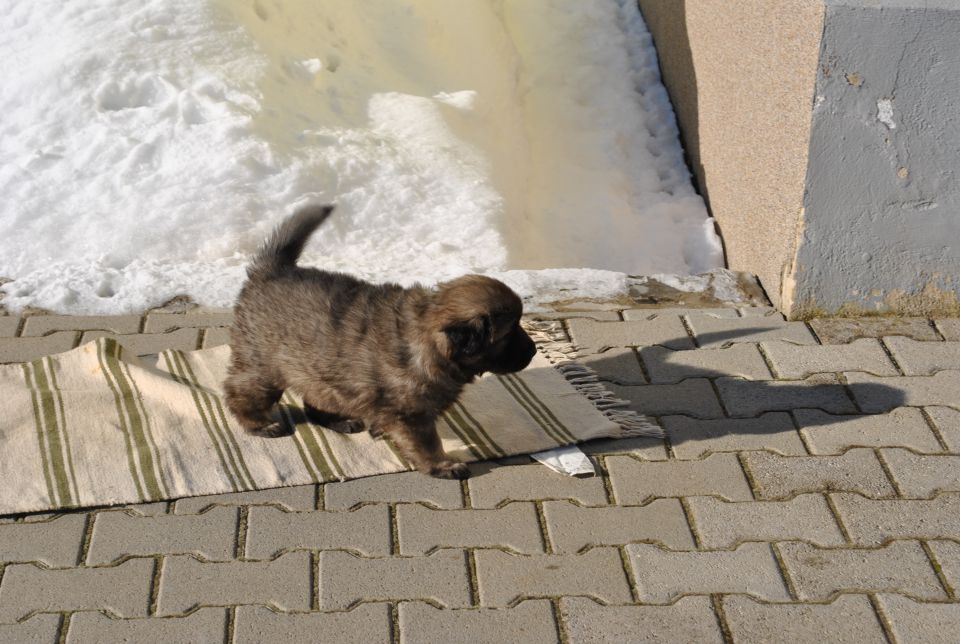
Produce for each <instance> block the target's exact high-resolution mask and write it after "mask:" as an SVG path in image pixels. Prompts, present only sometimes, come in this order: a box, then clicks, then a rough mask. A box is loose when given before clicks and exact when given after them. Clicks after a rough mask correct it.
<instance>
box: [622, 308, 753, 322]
mask: <svg viewBox="0 0 960 644" xmlns="http://www.w3.org/2000/svg"><path fill="white" fill-rule="evenodd" d="M674 316H678V317H679V316H687V317H690V316H697V317H711V318H723V319H731V318H738V317H740V316H739V315H738V314H737V309H720V308H717V309H691V308H684V307H668V308H662V309H659V308H655V309H628V310H626V311H624V312H623V319H625V320H655V319H657V318H664V317H674Z"/></svg>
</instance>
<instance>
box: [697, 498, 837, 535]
mask: <svg viewBox="0 0 960 644" xmlns="http://www.w3.org/2000/svg"><path fill="white" fill-rule="evenodd" d="M687 503H688V505H689V507H690V513H691V515H692V518H691V521H692V523H693V525H694V526H695V528H696V530H697V534H698V535H699V536H700V543H701V545H702V546H703V547H704V548H732V547H734V546H736V545H737V544H738V543H742V542H744V541H778V540H781V539H803V540H806V541H811V542H813V543H817V544H821V545H824V546H841V545H843V544H844V539H843V533H841V532H840V528H839V527H837V522H836V520H835V519H834V518H833V513H832V512H831V511H830V506H829V505H827V501H826V499H825V498H824V497H823V496H821V495H819V494H802V495H800V496H798V497H795V498H794V499H792V500H790V501H751V502H746V503H727V502H726V501H721V500H720V499H716V498H713V497H709V496H695V497H690V498H689V499H687Z"/></svg>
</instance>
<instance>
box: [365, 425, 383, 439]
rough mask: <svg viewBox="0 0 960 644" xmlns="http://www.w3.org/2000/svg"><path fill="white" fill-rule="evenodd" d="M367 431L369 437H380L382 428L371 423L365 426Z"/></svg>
mask: <svg viewBox="0 0 960 644" xmlns="http://www.w3.org/2000/svg"><path fill="white" fill-rule="evenodd" d="M367 431H368V432H370V437H371V438H380V437H381V436H383V430H382V429H380V428H379V427H377V426H376V425H371V426H370V427H368V428H367Z"/></svg>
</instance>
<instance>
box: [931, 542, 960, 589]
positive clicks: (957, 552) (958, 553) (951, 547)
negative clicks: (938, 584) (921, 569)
mask: <svg viewBox="0 0 960 644" xmlns="http://www.w3.org/2000/svg"><path fill="white" fill-rule="evenodd" d="M927 544H928V545H929V546H930V550H931V551H932V552H933V556H934V558H936V561H937V563H938V564H939V566H940V571H941V572H942V573H943V576H944V579H946V580H947V584H949V585H950V588H951V590H952V591H953V596H954V597H956V593H957V591H958V590H960V543H957V542H956V541H928V542H927Z"/></svg>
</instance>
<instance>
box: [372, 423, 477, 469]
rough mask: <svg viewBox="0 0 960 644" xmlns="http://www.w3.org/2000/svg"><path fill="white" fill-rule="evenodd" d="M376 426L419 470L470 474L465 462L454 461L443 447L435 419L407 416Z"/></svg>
mask: <svg viewBox="0 0 960 644" xmlns="http://www.w3.org/2000/svg"><path fill="white" fill-rule="evenodd" d="M376 426H377V427H379V428H381V429H382V430H383V433H384V434H386V435H387V438H388V439H389V440H390V441H392V442H393V444H394V445H395V446H396V447H397V449H398V450H400V453H401V454H402V455H403V457H404V458H406V459H407V460H408V461H410V463H411V464H412V465H413V466H414V467H416V468H417V470H419V471H420V472H423V473H424V474H429V475H430V476H435V477H437V478H441V479H465V478H468V477H469V476H470V470H469V468H467V465H466V463H461V462H459V461H454V460H453V459H451V458H450V457H449V456H447V453H446V452H444V451H443V446H442V445H441V444H440V436H439V435H437V426H436V419H434V418H426V417H422V416H416V417H405V418H400V419H391V420H388V421H383V422H378V423H377V424H376Z"/></svg>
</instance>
